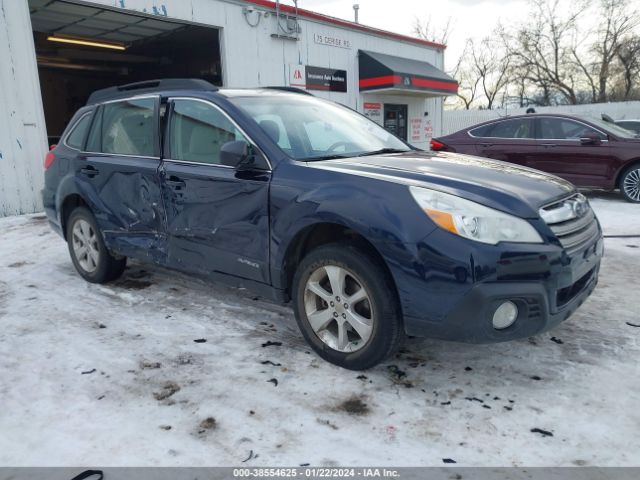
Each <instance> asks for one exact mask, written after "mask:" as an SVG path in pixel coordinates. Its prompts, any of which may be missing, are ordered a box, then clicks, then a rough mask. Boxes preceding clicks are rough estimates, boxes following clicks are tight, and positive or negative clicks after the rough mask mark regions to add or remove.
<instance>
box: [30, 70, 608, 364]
mask: <svg viewBox="0 0 640 480" xmlns="http://www.w3.org/2000/svg"><path fill="white" fill-rule="evenodd" d="M45 169H46V171H45V177H46V182H45V189H44V192H43V195H44V204H45V208H46V212H47V215H48V218H49V221H50V223H51V225H52V226H53V228H54V229H55V230H56V231H57V232H58V233H60V234H61V235H62V236H63V237H64V239H65V240H66V241H67V243H68V246H69V253H70V255H71V259H72V261H73V264H74V265H75V268H76V269H77V270H78V273H79V274H80V275H81V276H82V277H83V278H84V279H86V280H87V281H89V282H96V283H104V282H109V281H111V280H114V279H115V278H117V277H118V276H120V275H121V274H122V273H123V271H124V269H125V264H126V261H127V258H135V259H137V260H141V261H148V262H153V263H157V264H160V265H163V266H166V267H169V268H174V269H177V270H181V271H184V272H190V273H193V274H197V275H201V276H206V277H208V278H211V279H214V280H218V281H223V282H226V283H228V284H231V285H234V286H244V287H247V288H253V289H255V290H256V291H257V292H258V293H259V294H260V295H262V296H264V297H268V298H271V299H273V300H275V301H279V302H284V303H286V302H289V301H291V302H292V304H293V308H294V310H295V316H296V319H297V322H298V325H299V326H300V330H301V331H302V334H303V335H304V337H305V338H306V340H307V341H308V342H309V344H310V345H311V346H312V347H313V349H314V350H315V351H316V352H317V353H318V354H319V355H320V356H321V357H323V358H324V359H326V360H328V361H330V362H332V363H334V364H336V365H340V366H342V367H345V368H350V369H365V368H369V367H372V366H373V365H376V364H377V363H379V362H381V361H383V360H384V359H385V358H387V357H388V356H389V355H390V354H392V352H394V350H395V349H396V348H397V347H398V345H399V344H400V342H401V341H402V338H403V337H404V335H414V336H428V337H433V338H440V339H446V340H456V341H463V342H475V343H483V342H501V341H507V340H512V339H517V338H522V337H526V336H530V335H535V334H537V333H539V332H542V331H544V330H547V329H549V328H551V327H553V326H555V325H557V324H558V323H560V322H561V321H563V320H565V319H566V318H568V317H569V316H570V315H571V314H572V313H573V312H575V311H576V309H577V308H578V307H579V306H580V305H581V304H582V303H583V302H584V301H585V299H586V298H587V297H588V296H589V295H590V294H591V292H592V291H593V289H594V288H595V286H596V283H597V279H598V270H599V266H600V259H601V257H602V252H603V242H602V233H601V229H600V225H599V224H598V221H597V219H596V217H595V215H594V213H593V211H592V210H591V208H590V206H589V203H588V201H587V199H586V198H585V197H584V196H582V195H581V194H580V193H578V192H577V191H576V189H575V188H574V187H573V186H572V185H571V184H570V183H567V182H566V181H564V180H561V179H560V178H557V177H554V176H551V175H547V174H545V173H542V172H539V171H536V170H531V169H527V168H523V167H519V166H515V165H511V164H508V163H503V162H498V161H492V160H486V159H480V158H475V157H471V156H465V155H457V154H450V153H436V152H424V151H420V150H417V149H415V148H413V147H411V146H410V145H407V144H406V143H404V142H402V141H401V140H399V139H398V138H396V137H394V136H393V135H391V134H390V133H388V132H387V131H385V130H384V129H383V128H381V127H380V126H378V125H377V124H376V123H374V122H371V121H370V120H368V119H367V118H365V117H364V116H362V115H360V114H358V113H356V112H354V111H352V110H350V109H348V108H345V107H343V106H341V105H338V104H336V103H332V102H329V101H324V100H321V99H318V98H316V97H314V96H311V95H308V94H305V93H303V92H295V91H287V89H286V88H280V89H278V88H263V89H251V90H233V89H217V88H216V87H213V86H212V85H210V84H208V83H206V82H203V81H200V80H160V81H152V82H143V83H137V84H130V85H125V86H121V87H114V88H110V89H106V90H100V91H97V92H95V93H94V94H93V95H92V96H91V97H90V99H89V101H88V103H87V105H86V106H85V107H83V108H81V109H80V110H79V111H78V112H77V114H76V115H75V116H74V118H73V119H72V120H71V122H70V124H69V126H68V128H67V130H66V132H65V133H64V135H63V137H62V141H61V143H60V145H58V146H57V147H56V148H55V149H54V150H52V151H51V152H49V154H48V155H47V158H46V159H45Z"/></svg>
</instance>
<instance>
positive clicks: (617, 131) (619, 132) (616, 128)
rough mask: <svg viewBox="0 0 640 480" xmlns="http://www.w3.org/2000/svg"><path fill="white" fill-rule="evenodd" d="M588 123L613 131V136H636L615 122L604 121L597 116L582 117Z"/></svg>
mask: <svg viewBox="0 0 640 480" xmlns="http://www.w3.org/2000/svg"><path fill="white" fill-rule="evenodd" d="M584 119H585V120H587V121H588V122H589V123H592V124H593V126H594V127H597V128H602V129H603V130H605V131H607V130H608V131H609V132H610V133H613V134H614V135H615V136H617V137H620V138H637V135H636V134H635V133H634V132H632V131H630V130H627V129H626V128H622V127H621V126H620V125H616V124H615V123H611V122H605V121H604V120H600V119H598V118H591V117H584Z"/></svg>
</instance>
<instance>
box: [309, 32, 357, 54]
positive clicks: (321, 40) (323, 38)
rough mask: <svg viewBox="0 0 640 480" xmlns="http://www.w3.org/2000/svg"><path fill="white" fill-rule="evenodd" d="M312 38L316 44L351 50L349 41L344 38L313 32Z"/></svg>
mask: <svg viewBox="0 0 640 480" xmlns="http://www.w3.org/2000/svg"><path fill="white" fill-rule="evenodd" d="M313 40H314V41H315V42H316V43H317V44H318V45H327V46H328V47H336V48H346V49H347V50H351V42H350V41H349V40H347V39H346V38H342V37H336V36H334V35H321V34H319V33H314V34H313Z"/></svg>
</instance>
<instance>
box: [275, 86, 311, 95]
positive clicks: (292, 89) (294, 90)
mask: <svg viewBox="0 0 640 480" xmlns="http://www.w3.org/2000/svg"><path fill="white" fill-rule="evenodd" d="M263 88H267V89H269V90H282V91H283V92H290V93H300V94H301V95H311V96H312V97H313V96H314V95H313V93H311V92H307V91H306V90H303V89H302V88H296V87H278V86H273V87H263Z"/></svg>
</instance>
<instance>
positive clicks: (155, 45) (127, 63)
mask: <svg viewBox="0 0 640 480" xmlns="http://www.w3.org/2000/svg"><path fill="white" fill-rule="evenodd" d="M29 7H30V11H31V23H32V28H33V34H34V39H35V47H36V56H37V62H38V73H39V76H40V88H41V93H42V102H43V105H44V113H45V120H46V125H47V136H48V139H49V144H54V143H57V142H58V140H59V138H60V135H61V134H62V132H63V130H64V128H65V127H66V125H67V123H68V122H69V120H70V119H71V117H72V116H73V114H74V113H75V112H76V110H77V109H78V108H80V107H81V106H82V105H84V104H85V103H86V101H87V98H88V97H89V95H90V94H91V92H93V91H95V90H98V89H100V88H106V87H110V86H114V85H122V84H126V83H131V82H138V81H143V80H151V79H156V78H202V79H204V80H207V81H209V82H211V83H213V84H214V85H222V65H221V57H220V37H219V30H218V29H216V28H210V27H203V26H199V25H192V24H185V23H180V22H176V21H170V20H164V19H163V18H162V17H160V16H158V15H153V16H151V15H145V14H137V13H131V12H123V11H122V10H114V9H109V8H103V7H96V6H93V5H86V4H82V3H78V2H75V1H66V0H44V1H43V0H29Z"/></svg>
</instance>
